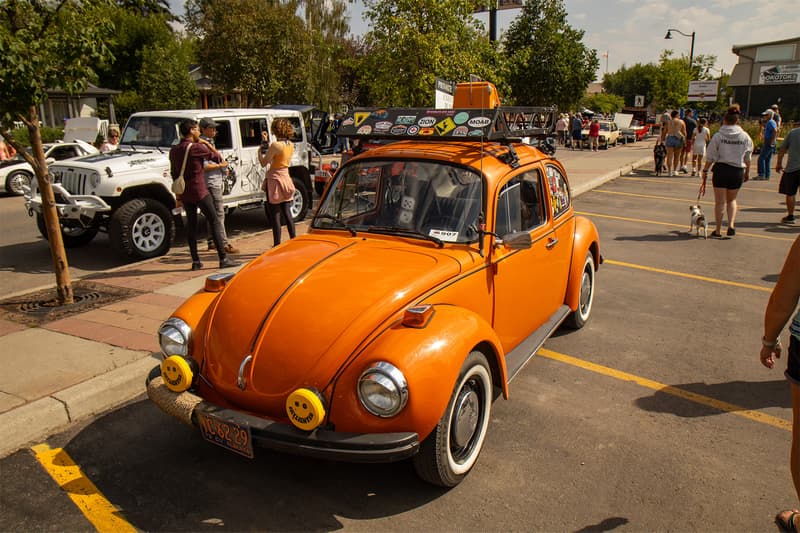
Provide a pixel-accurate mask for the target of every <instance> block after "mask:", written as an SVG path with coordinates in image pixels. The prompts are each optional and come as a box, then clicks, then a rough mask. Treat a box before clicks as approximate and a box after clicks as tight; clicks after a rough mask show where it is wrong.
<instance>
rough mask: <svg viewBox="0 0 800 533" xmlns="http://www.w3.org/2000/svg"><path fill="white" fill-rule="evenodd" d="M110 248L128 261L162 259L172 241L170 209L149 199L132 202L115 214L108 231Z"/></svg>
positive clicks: (173, 225)
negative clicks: (160, 257) (128, 259)
mask: <svg viewBox="0 0 800 533" xmlns="http://www.w3.org/2000/svg"><path fill="white" fill-rule="evenodd" d="M108 234H109V238H110V239H111V245H112V246H113V247H114V248H115V249H116V250H117V252H119V253H120V254H122V255H123V256H125V257H128V258H130V259H149V258H151V257H158V256H160V255H164V254H165V253H167V251H169V248H170V246H172V239H174V238H175V224H174V222H173V220H172V214H171V213H170V211H169V209H167V207H166V206H165V205H164V204H162V203H161V202H159V201H158V200H154V199H152V198H135V199H133V200H130V201H129V202H127V203H125V204H123V205H122V206H121V207H120V208H119V209H117V210H116V211H115V212H114V215H113V216H112V217H111V223H110V224H109V228H108Z"/></svg>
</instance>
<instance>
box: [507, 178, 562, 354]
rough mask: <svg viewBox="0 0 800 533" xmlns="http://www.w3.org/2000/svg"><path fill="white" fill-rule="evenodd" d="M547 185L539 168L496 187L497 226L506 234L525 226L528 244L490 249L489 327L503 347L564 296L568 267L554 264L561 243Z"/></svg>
mask: <svg viewBox="0 0 800 533" xmlns="http://www.w3.org/2000/svg"><path fill="white" fill-rule="evenodd" d="M546 191H547V189H546V186H545V180H544V176H543V172H542V170H541V169H539V168H537V169H533V170H529V171H527V172H524V173H522V174H519V175H517V176H515V177H514V178H512V179H511V180H510V181H508V182H507V183H506V184H505V185H504V186H503V187H502V188H501V189H500V191H499V194H498V197H497V201H496V206H497V207H496V218H495V232H496V233H497V234H498V235H499V236H500V237H501V238H502V237H503V236H505V237H506V240H508V238H509V237H510V236H512V235H514V234H515V233H519V232H527V233H529V234H530V237H531V247H530V248H528V249H515V248H512V247H511V246H507V245H504V244H499V243H498V244H496V245H495V246H494V248H493V250H492V264H493V284H494V317H493V327H494V329H495V331H496V332H497V334H498V336H499V337H500V341H501V342H502V343H503V348H504V349H505V350H506V351H510V350H512V349H513V348H514V347H515V346H517V344H519V343H520V342H521V341H522V340H523V339H525V338H526V337H527V336H528V335H530V334H531V333H532V332H533V331H534V330H535V329H536V328H538V327H539V326H541V325H542V324H543V323H544V322H545V321H546V320H547V319H548V318H549V317H550V315H551V314H552V313H553V312H554V311H555V310H556V309H557V308H558V306H559V305H561V303H563V301H564V292H563V290H562V289H560V287H562V285H563V284H562V283H561V282H560V281H559V280H557V279H555V278H557V277H558V276H563V277H566V272H563V273H562V272H560V270H557V269H555V268H554V257H556V255H558V254H559V253H560V247H559V246H558V244H559V243H558V242H557V239H556V236H555V232H554V231H553V226H552V213H551V211H550V209H549V208H548V203H547V198H546V196H545V195H546ZM556 262H557V261H556Z"/></svg>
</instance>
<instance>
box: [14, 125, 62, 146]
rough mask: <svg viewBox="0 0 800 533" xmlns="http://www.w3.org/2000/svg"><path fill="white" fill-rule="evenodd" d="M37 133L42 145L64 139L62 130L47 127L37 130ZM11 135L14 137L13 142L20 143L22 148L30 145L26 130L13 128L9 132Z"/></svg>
mask: <svg viewBox="0 0 800 533" xmlns="http://www.w3.org/2000/svg"><path fill="white" fill-rule="evenodd" d="M39 132H40V133H41V135H42V142H43V143H51V142H55V141H60V140H61V139H63V138H64V128H49V127H47V126H42V127H41V128H39ZM11 135H12V137H14V140H15V141H17V142H18V143H20V144H21V145H22V146H30V145H31V140H30V137H29V136H28V128H14V129H13V130H11Z"/></svg>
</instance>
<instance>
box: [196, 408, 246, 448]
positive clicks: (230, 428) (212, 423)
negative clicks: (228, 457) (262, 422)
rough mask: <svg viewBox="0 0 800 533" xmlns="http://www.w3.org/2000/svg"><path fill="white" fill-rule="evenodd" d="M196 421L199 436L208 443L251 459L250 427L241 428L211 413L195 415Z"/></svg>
mask: <svg viewBox="0 0 800 533" xmlns="http://www.w3.org/2000/svg"><path fill="white" fill-rule="evenodd" d="M197 421H198V425H199V426H200V434H201V435H203V438H204V439H206V440H207V441H208V442H212V443H214V444H216V445H217V446H222V447H223V448H225V449H227V450H230V451H232V452H235V453H238V454H240V455H244V456H245V457H249V458H250V459H252V458H253V434H252V432H251V431H250V426H242V425H239V424H237V423H236V422H231V421H230V420H224V419H222V418H220V417H218V416H216V415H214V414H211V413H197Z"/></svg>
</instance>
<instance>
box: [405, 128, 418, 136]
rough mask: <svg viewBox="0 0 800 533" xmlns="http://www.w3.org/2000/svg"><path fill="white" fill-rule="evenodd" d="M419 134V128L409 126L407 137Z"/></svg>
mask: <svg viewBox="0 0 800 533" xmlns="http://www.w3.org/2000/svg"><path fill="white" fill-rule="evenodd" d="M417 133H419V126H409V127H408V134H409V135H416V134H417Z"/></svg>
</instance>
